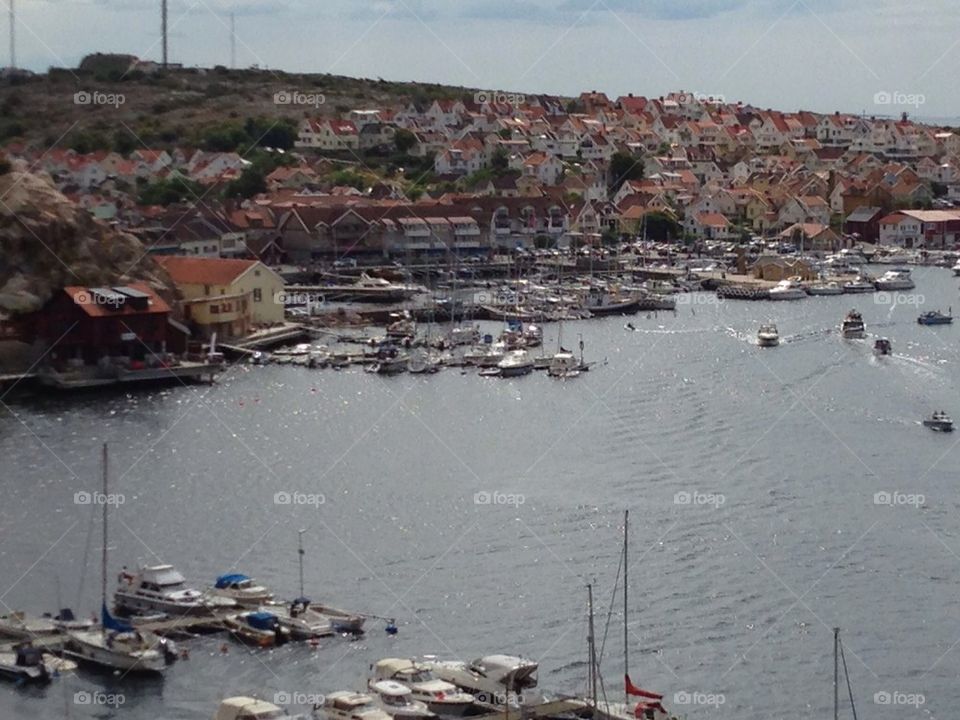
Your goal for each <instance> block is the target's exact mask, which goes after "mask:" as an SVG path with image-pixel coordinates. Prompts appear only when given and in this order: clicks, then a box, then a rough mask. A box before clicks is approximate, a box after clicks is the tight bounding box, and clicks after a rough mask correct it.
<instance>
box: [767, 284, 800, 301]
mask: <svg viewBox="0 0 960 720" xmlns="http://www.w3.org/2000/svg"><path fill="white" fill-rule="evenodd" d="M806 296H807V292H806V290H804V289H803V286H802V285H801V284H800V283H799V282H798V281H797V280H794V279H789V280H781V281H780V282H778V283H777V285H776V287H774V288H771V290H770V299H771V300H800V299H801V298H805V297H806Z"/></svg>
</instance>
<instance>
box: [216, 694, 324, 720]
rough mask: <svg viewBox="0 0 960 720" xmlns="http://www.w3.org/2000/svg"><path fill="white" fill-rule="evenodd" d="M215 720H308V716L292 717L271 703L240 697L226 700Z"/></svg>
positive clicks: (218, 710) (219, 708)
mask: <svg viewBox="0 0 960 720" xmlns="http://www.w3.org/2000/svg"><path fill="white" fill-rule="evenodd" d="M213 720H308V716H307V715H302V714H298V715H290V714H289V713H288V712H287V711H286V710H284V709H283V708H281V707H279V706H278V705H274V704H273V703H271V702H267V701H266V700H260V699H258V698H252V697H246V696H243V695H240V696H237V697H229V698H224V699H223V701H221V703H220V706H219V707H218V708H217V712H216V714H215V715H214V716H213Z"/></svg>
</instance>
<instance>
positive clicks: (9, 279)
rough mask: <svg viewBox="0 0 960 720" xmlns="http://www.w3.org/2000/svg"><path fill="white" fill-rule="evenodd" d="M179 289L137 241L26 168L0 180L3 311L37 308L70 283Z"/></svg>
mask: <svg viewBox="0 0 960 720" xmlns="http://www.w3.org/2000/svg"><path fill="white" fill-rule="evenodd" d="M137 280H140V281H143V282H147V283H149V284H150V285H151V286H152V287H154V288H155V289H156V290H157V291H158V292H159V293H160V294H161V295H163V296H164V297H166V298H167V299H175V298H173V295H172V292H173V291H172V288H173V284H172V282H170V278H169V276H167V274H166V272H165V271H164V270H163V269H162V268H160V267H159V266H158V265H157V264H156V263H155V262H154V261H153V258H151V257H150V256H149V255H148V254H147V248H145V247H144V245H143V243H141V242H140V241H139V240H137V239H136V238H134V237H132V236H130V235H127V234H125V233H122V232H118V231H117V230H116V229H114V228H112V227H110V226H108V225H105V224H103V223H101V222H99V221H97V220H94V219H93V217H92V216H91V215H90V213H88V212H87V211H86V210H84V209H83V208H81V207H78V206H77V205H75V204H74V203H72V202H71V201H70V200H69V199H67V198H66V197H64V196H63V195H62V194H61V193H60V192H58V191H57V190H56V189H55V188H54V187H53V185H52V184H51V183H50V182H49V181H48V180H47V179H45V178H44V177H42V176H38V175H32V174H30V173H28V172H24V171H22V170H13V171H12V172H8V173H6V174H4V175H0V313H8V314H18V313H23V312H30V311H33V310H37V309H39V308H40V307H42V306H43V304H44V303H46V302H47V300H49V299H50V297H51V296H52V295H53V293H54V292H56V291H57V290H58V289H59V288H62V287H65V286H67V285H87V286H97V285H118V284H123V283H125V282H131V281H137Z"/></svg>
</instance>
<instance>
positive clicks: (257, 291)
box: [253, 288, 263, 302]
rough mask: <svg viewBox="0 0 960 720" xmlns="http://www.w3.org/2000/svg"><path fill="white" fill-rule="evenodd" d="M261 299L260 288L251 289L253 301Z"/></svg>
mask: <svg viewBox="0 0 960 720" xmlns="http://www.w3.org/2000/svg"><path fill="white" fill-rule="evenodd" d="M261 300H263V292H262V291H261V290H260V288H254V289H253V301H254V302H260V301H261Z"/></svg>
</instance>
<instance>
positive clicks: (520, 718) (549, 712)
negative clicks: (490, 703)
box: [470, 698, 593, 720]
mask: <svg viewBox="0 0 960 720" xmlns="http://www.w3.org/2000/svg"><path fill="white" fill-rule="evenodd" d="M592 712H593V708H592V707H591V706H590V705H589V703H587V702H586V701H585V700H581V699H580V698H561V699H559V700H551V701H549V702H545V703H541V704H540V705H532V706H523V707H522V708H521V707H506V708H502V709H496V710H495V709H492V708H491V711H490V712H489V713H484V714H481V715H473V716H471V717H470V720H537V719H539V718H553V717H560V716H569V715H589V714H590V713H592Z"/></svg>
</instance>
